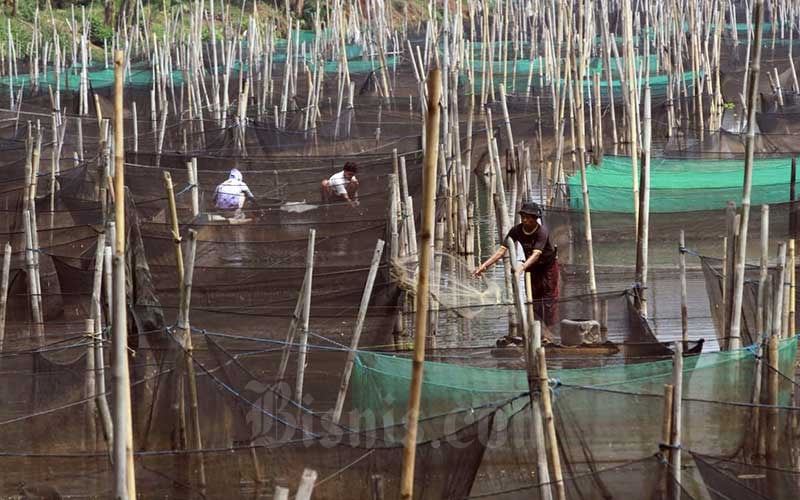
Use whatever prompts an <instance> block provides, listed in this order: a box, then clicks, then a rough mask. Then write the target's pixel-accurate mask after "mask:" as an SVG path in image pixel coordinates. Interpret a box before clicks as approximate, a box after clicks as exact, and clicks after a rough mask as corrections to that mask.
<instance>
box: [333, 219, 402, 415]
mask: <svg viewBox="0 0 800 500" xmlns="http://www.w3.org/2000/svg"><path fill="white" fill-rule="evenodd" d="M393 215H394V214H392V216H393ZM384 244H385V242H384V241H383V240H378V243H377V244H376V245H375V253H374V254H373V255H372V263H371V264H370V268H369V275H367V283H366V285H365V286H364V293H363V294H362V296H361V305H360V306H359V308H358V318H357V319H356V327H355V331H354V332H353V338H352V340H351V341H350V350H349V351H347V361H345V365H344V371H343V372H342V380H341V383H340V384H339V393H338V395H337V396H336V404H335V406H334V408H333V415H332V416H331V420H333V422H334V423H337V424H338V423H339V420H340V419H341V416H342V408H343V407H344V400H345V398H346V397H347V388H348V387H349V385H350V374H351V373H352V371H353V364H354V363H355V358H356V352H357V350H358V342H359V340H360V339H361V331H362V329H363V327H364V319H365V318H366V315H367V307H368V306H369V301H370V297H371V296H372V286H373V285H374V284H375V277H376V276H377V274H378V267H379V266H380V263H381V256H382V255H383V246H384Z"/></svg>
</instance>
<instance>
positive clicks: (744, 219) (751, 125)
mask: <svg viewBox="0 0 800 500" xmlns="http://www.w3.org/2000/svg"><path fill="white" fill-rule="evenodd" d="M763 10H764V0H755V3H754V6H753V15H754V16H755V21H756V26H755V28H756V41H755V43H756V45H755V55H754V56H753V62H752V64H751V66H750V75H749V76H750V85H749V87H748V91H749V94H748V104H747V143H746V147H745V162H744V184H743V186H742V212H741V217H740V219H739V240H738V242H737V243H738V245H737V249H736V261H735V267H736V274H735V275H734V281H733V283H734V291H733V297H732V299H733V300H732V302H733V313H732V314H733V316H732V319H731V330H730V346H731V348H732V349H737V348H739V347H740V346H741V342H740V331H741V321H742V298H743V295H744V265H745V259H746V256H747V230H748V223H749V221H750V191H751V188H752V184H753V155H754V153H755V134H756V106H755V104H756V98H757V96H758V77H759V73H760V69H761V38H762V35H763V34H762V25H763V23H764V13H763ZM727 319H728V318H726V321H727Z"/></svg>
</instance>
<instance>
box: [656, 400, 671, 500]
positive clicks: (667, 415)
mask: <svg viewBox="0 0 800 500" xmlns="http://www.w3.org/2000/svg"><path fill="white" fill-rule="evenodd" d="M673 394H674V393H673V388H672V384H664V409H663V411H662V412H661V415H662V419H661V442H662V443H669V441H670V437H671V435H672V397H673ZM662 481H663V482H660V486H659V489H660V490H661V492H663V494H666V492H667V491H669V484H670V482H669V469H667V472H666V474H664V477H663V479H662Z"/></svg>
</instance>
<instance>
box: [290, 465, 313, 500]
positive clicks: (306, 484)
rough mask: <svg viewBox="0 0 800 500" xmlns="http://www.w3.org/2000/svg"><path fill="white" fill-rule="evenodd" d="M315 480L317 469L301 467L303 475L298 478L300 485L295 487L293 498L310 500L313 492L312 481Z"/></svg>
mask: <svg viewBox="0 0 800 500" xmlns="http://www.w3.org/2000/svg"><path fill="white" fill-rule="evenodd" d="M316 481H317V471H315V470H312V469H303V476H302V477H301V478H300V486H298V487H297V494H296V495H295V497H294V498H295V500H311V493H313V492H314V483H315V482H316Z"/></svg>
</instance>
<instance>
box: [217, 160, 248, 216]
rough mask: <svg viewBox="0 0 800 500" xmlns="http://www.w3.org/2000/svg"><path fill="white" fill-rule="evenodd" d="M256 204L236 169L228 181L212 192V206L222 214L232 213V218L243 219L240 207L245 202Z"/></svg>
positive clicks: (232, 171)
mask: <svg viewBox="0 0 800 500" xmlns="http://www.w3.org/2000/svg"><path fill="white" fill-rule="evenodd" d="M246 199H247V200H250V201H251V202H252V203H253V204H255V202H256V198H255V196H253V193H251V192H250V188H248V187H247V184H245V183H244V178H243V176H242V173H241V172H240V171H239V169H238V168H234V169H232V170H231V173H230V175H229V176H228V180H226V181H225V182H223V183H222V184H220V185H219V186H217V189H215V190H214V206H215V207H216V208H217V209H218V210H222V211H224V212H233V218H235V219H240V218H242V217H244V215H243V214H242V207H244V202H245V200H246Z"/></svg>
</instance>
